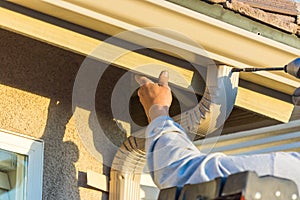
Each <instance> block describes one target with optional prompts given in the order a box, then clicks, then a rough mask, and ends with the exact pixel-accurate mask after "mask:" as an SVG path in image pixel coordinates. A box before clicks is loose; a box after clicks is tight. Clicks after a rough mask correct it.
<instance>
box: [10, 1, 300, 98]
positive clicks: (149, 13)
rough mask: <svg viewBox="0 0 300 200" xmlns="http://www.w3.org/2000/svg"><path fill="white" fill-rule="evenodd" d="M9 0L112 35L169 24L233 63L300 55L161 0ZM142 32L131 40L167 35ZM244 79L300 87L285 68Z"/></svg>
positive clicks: (267, 62)
mask: <svg viewBox="0 0 300 200" xmlns="http://www.w3.org/2000/svg"><path fill="white" fill-rule="evenodd" d="M10 1H11V2H14V3H17V4H20V5H23V6H26V7H29V8H32V9H34V10H37V11H40V12H43V13H46V14H49V15H52V16H55V17H58V18H60V19H64V20H67V21H70V22H72V23H75V24H79V25H82V26H84V27H87V28H91V29H93V30H96V31H100V32H103V33H105V34H109V35H115V34H118V33H120V32H122V31H126V30H136V29H138V28H143V27H163V28H167V29H170V30H173V31H177V32H178V33H180V34H183V35H185V36H186V37H188V38H190V39H192V40H194V41H195V42H196V43H198V44H201V46H202V47H203V48H204V49H205V50H206V54H207V56H208V57H209V58H211V59H213V60H217V61H219V62H222V63H225V64H227V65H229V66H233V67H251V66H256V67H259V66H264V67H267V66H283V65H285V64H287V63H288V62H290V61H291V60H293V59H294V58H296V57H298V56H299V55H300V50H299V49H296V48H292V47H290V46H287V45H284V44H282V43H279V42H276V41H273V40H271V39H268V38H264V37H261V36H259V35H256V34H254V33H251V32H248V31H246V30H243V29H241V28H238V27H235V26H232V25H230V24H227V23H224V22H222V21H220V20H217V19H214V18H211V17H208V16H206V15H203V14H201V13H197V12H194V11H192V10H190V9H186V8H184V7H181V6H178V5H176V4H173V3H170V2H166V1H162V0H153V1H132V0H122V1H120V0H110V1H98V2H95V1H92V0H86V1H79V0H68V1H62V0H45V1H39V0H27V1H22V0H10ZM114 5H118V6H114ZM148 33H149V32H148ZM143 36H145V37H143V39H140V40H139V41H137V39H136V38H132V40H133V41H130V42H135V43H142V42H143V41H145V38H150V39H151V40H156V41H157V40H158V41H162V40H163V39H164V38H165V36H162V35H160V36H159V34H154V36H153V34H147V33H146V35H143ZM167 37H170V36H167ZM174 40H177V41H178V40H180V39H179V38H174ZM184 42H185V41H179V43H177V44H176V43H171V44H169V45H173V46H174V45H175V46H176V45H178V44H182V43H184ZM177 47H178V46H177ZM179 48H180V47H179ZM184 50H185V51H186V52H187V54H186V55H187V57H189V58H187V59H188V60H189V61H191V62H197V61H196V60H194V61H193V60H191V58H192V57H193V54H194V53H195V50H194V49H193V47H187V49H184ZM196 53H197V51H196ZM241 78H243V79H245V80H248V81H251V82H255V83H257V84H261V85H264V86H267V87H269V88H271V89H274V90H277V91H280V92H283V93H286V94H292V93H293V91H294V90H295V89H296V88H297V87H299V86H300V81H299V80H297V79H294V78H293V77H290V76H285V74H284V72H282V73H277V74H274V73H270V72H260V73H253V74H242V75H241Z"/></svg>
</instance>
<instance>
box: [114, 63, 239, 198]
mask: <svg viewBox="0 0 300 200" xmlns="http://www.w3.org/2000/svg"><path fill="white" fill-rule="evenodd" d="M231 69H232V68H230V67H228V66H218V67H217V68H216V67H211V68H210V67H208V72H207V80H206V89H205V92H204V94H203V97H202V99H201V101H200V102H199V103H198V104H197V106H196V107H194V108H193V109H191V110H189V111H186V112H184V113H182V114H180V115H178V116H175V117H173V119H174V120H175V121H176V122H178V123H180V124H181V126H182V127H183V128H184V129H185V130H186V131H187V132H189V133H193V134H197V135H199V136H201V137H204V136H205V135H207V134H210V133H212V132H214V131H216V130H217V129H219V128H220V127H221V126H222V125H223V124H224V122H225V120H226V119H227V117H228V116H229V114H230V112H231V111H232V109H233V106H234V103H235V99H236V95H237V87H238V78H239V74H238V73H232V72H231ZM144 131H145V130H144V129H143V130H141V131H139V132H136V133H134V134H133V135H134V136H130V137H128V138H127V140H126V141H125V142H124V143H123V144H122V145H121V147H120V148H119V150H118V152H117V153H116V155H115V158H114V160H113V163H112V168H111V172H110V193H109V199H110V200H120V199H122V200H140V177H141V174H142V171H143V168H144V166H145V164H146V152H145V139H144V136H143V134H144Z"/></svg>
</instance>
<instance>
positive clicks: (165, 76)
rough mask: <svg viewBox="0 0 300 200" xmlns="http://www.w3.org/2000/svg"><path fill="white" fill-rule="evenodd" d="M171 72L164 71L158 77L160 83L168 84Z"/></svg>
mask: <svg viewBox="0 0 300 200" xmlns="http://www.w3.org/2000/svg"><path fill="white" fill-rule="evenodd" d="M168 81H169V73H168V71H162V72H161V73H160V75H159V78H158V84H159V85H161V86H168Z"/></svg>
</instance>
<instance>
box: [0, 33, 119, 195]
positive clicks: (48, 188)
mask: <svg viewBox="0 0 300 200" xmlns="http://www.w3.org/2000/svg"><path fill="white" fill-rule="evenodd" d="M0 35H1V38H4V39H1V41H0V44H1V45H0V62H1V65H0V71H1V73H0V84H3V85H7V86H11V87H13V88H17V89H20V90H23V91H28V92H30V93H33V94H36V95H40V96H44V97H47V98H49V99H50V100H51V101H50V104H49V107H48V116H47V124H46V127H45V131H44V134H43V136H42V137H41V138H42V139H43V140H44V142H45V149H44V179H43V199H51V200H52V199H58V200H60V199H68V200H71V199H74V200H77V199H80V195H79V189H78V187H79V186H83V185H86V183H80V181H81V180H77V177H76V172H77V171H78V170H79V169H78V168H76V167H75V163H76V162H77V161H78V160H79V158H80V151H81V150H82V149H79V148H78V146H77V145H76V144H75V143H74V142H70V141H66V142H64V137H65V135H66V134H67V135H68V137H72V138H75V139H76V137H78V136H76V137H75V134H77V132H75V131H74V129H73V127H72V128H69V127H67V124H68V123H69V120H70V119H71V117H72V115H73V113H72V89H73V84H74V80H75V77H76V74H77V71H78V69H79V67H80V65H81V63H82V61H83V59H84V57H83V56H79V55H77V54H74V53H71V52H68V51H65V50H62V49H60V48H56V47H53V46H50V45H48V44H45V43H42V42H38V41H36V40H33V39H30V38H27V37H23V36H21V35H18V34H15V33H12V32H8V31H5V30H2V29H0ZM122 73H123V70H120V69H116V68H110V69H109V70H108V72H107V75H106V76H104V78H103V79H101V85H103V87H102V88H101V90H99V91H98V92H97V96H98V97H97V98H96V99H99V101H98V102H97V104H96V108H97V114H98V120H99V122H100V123H101V124H104V125H103V126H102V128H105V129H106V130H108V132H109V133H110V137H111V138H115V140H116V141H117V140H118V139H120V138H123V137H124V135H122V134H123V132H121V131H120V130H119V128H118V127H117V126H116V125H115V122H113V120H112V115H111V113H110V93H111V91H112V89H113V84H112V83H113V82H114V81H116V80H118V77H119V76H121V75H122ZM104 97H105V98H104ZM78 106H80V105H78ZM28 117H30V116H28ZM28 121H30V119H29V120H28ZM32 123H35V122H34V121H32ZM37 125H39V124H37ZM16 126H17V125H16ZM30 134H32V135H31V136H35V135H34V134H36V133H30ZM35 137H37V136H35ZM77 142H78V143H80V141H76V143H77ZM90 157H91V158H87V159H90V160H92V161H93V162H90V163H79V164H78V165H79V166H85V167H86V168H88V167H89V166H90V165H92V164H94V163H97V161H95V159H94V158H93V157H92V156H90ZM87 159H86V158H85V160H87ZM98 164H100V163H98ZM103 173H105V174H106V175H109V168H108V167H106V166H103ZM97 192H98V191H97ZM97 194H98V198H97V199H99V195H100V194H99V193H97ZM106 198H107V197H106V195H103V199H106Z"/></svg>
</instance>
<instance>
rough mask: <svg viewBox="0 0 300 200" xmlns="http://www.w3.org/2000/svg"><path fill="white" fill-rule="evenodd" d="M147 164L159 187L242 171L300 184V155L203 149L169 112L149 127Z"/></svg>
mask: <svg viewBox="0 0 300 200" xmlns="http://www.w3.org/2000/svg"><path fill="white" fill-rule="evenodd" d="M146 137H147V138H146V151H147V164H148V168H149V170H150V174H151V176H152V178H153V181H154V182H155V184H156V185H157V186H158V187H159V188H160V189H162V188H168V187H173V186H179V187H180V186H183V185H185V184H194V183H200V182H205V181H210V180H213V179H215V178H216V177H226V176H228V175H230V174H233V173H237V172H241V171H255V172H256V173H257V174H258V175H260V176H263V175H275V176H278V177H282V178H288V179H291V180H293V181H295V182H296V184H297V185H298V189H299V185H300V155H299V153H297V152H293V153H283V152H281V153H269V154H255V155H237V156H227V155H225V154H223V153H211V154H204V153H201V152H200V151H199V150H198V149H197V148H196V146H195V145H194V144H193V143H192V142H191V141H190V140H189V138H188V136H187V135H186V133H185V132H184V130H183V129H182V127H181V126H180V125H179V124H177V123H176V122H174V121H173V120H172V118H170V117H168V116H161V117H158V118H156V119H155V120H153V121H152V122H151V123H150V124H149V126H148V127H147V129H146Z"/></svg>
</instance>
